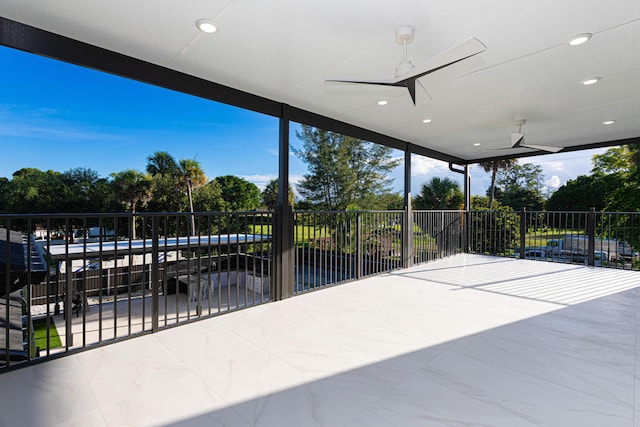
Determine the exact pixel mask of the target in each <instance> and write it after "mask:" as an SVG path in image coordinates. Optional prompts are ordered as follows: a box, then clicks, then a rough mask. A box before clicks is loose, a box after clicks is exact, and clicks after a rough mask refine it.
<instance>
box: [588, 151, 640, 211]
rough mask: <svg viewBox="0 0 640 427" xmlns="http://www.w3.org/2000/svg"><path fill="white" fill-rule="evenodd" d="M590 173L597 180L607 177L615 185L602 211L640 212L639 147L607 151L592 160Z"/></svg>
mask: <svg viewBox="0 0 640 427" xmlns="http://www.w3.org/2000/svg"><path fill="white" fill-rule="evenodd" d="M592 163H593V169H592V172H593V174H594V175H595V177H596V178H597V179H603V177H604V176H606V175H609V176H611V177H614V178H613V179H615V180H616V181H617V185H616V186H615V188H614V189H613V190H612V191H611V193H610V194H609V195H608V196H607V198H606V204H605V207H604V209H605V210H608V211H618V212H638V211H640V194H639V193H640V145H638V144H631V145H624V146H620V147H613V148H610V149H608V150H607V151H606V152H604V153H603V154H596V155H594V156H593V158H592Z"/></svg>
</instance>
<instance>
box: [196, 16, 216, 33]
mask: <svg viewBox="0 0 640 427" xmlns="http://www.w3.org/2000/svg"><path fill="white" fill-rule="evenodd" d="M196 27H198V29H199V30H200V31H202V32H203V33H209V34H212V33H215V32H217V31H218V27H216V26H215V24H214V23H213V21H211V19H207V18H202V19H198V20H197V21H196Z"/></svg>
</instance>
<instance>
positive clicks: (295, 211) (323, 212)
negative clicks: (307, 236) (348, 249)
mask: <svg viewBox="0 0 640 427" xmlns="http://www.w3.org/2000/svg"><path fill="white" fill-rule="evenodd" d="M403 212H404V210H357V211H309V210H306V211H298V210H294V211H293V213H302V214H337V213H403Z"/></svg>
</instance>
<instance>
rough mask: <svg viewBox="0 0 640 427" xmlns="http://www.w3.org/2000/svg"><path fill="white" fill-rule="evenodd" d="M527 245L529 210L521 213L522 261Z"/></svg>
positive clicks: (523, 210) (524, 209)
mask: <svg viewBox="0 0 640 427" xmlns="http://www.w3.org/2000/svg"><path fill="white" fill-rule="evenodd" d="M526 244H527V208H522V211H520V259H524V253H525V251H526V249H527V248H526Z"/></svg>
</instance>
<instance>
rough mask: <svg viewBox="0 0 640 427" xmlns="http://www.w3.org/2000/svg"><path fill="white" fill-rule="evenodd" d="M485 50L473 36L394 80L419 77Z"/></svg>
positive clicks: (399, 80) (485, 47)
mask: <svg viewBox="0 0 640 427" xmlns="http://www.w3.org/2000/svg"><path fill="white" fill-rule="evenodd" d="M485 50H487V46H485V45H484V43H482V42H481V41H480V40H478V39H476V38H475V37H472V38H470V39H467V40H465V41H463V42H462V43H460V44H458V45H456V46H454V47H452V48H451V49H448V50H446V51H444V52H442V53H441V54H439V55H437V56H436V57H434V58H431V59H430V60H429V61H428V62H427V63H425V64H423V65H422V66H420V67H419V68H414V69H413V70H411V73H410V74H406V75H403V76H400V77H398V78H397V79H396V80H395V82H396V83H399V82H404V81H407V80H415V79H419V78H420V77H423V76H426V75H427V74H431V73H433V72H435V71H438V70H441V69H443V68H445V67H448V66H450V65H453V64H455V63H458V62H460V61H464V60H465V59H467V58H471V57H472V56H475V55H477V54H479V53H482V52H484V51H485Z"/></svg>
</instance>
